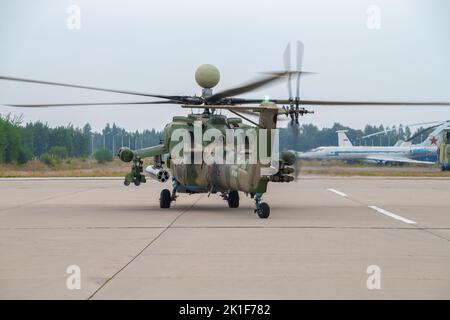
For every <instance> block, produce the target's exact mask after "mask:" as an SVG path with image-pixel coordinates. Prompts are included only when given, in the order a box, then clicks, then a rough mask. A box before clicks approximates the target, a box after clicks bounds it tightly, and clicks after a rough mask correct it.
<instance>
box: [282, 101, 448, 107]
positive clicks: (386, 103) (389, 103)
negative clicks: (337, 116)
mask: <svg viewBox="0 0 450 320" xmlns="http://www.w3.org/2000/svg"><path fill="white" fill-rule="evenodd" d="M277 101H283V100H277ZM284 101H286V100H284ZM278 103H284V102H278ZM300 104H306V105H311V106H450V102H435V101H418V102H412V101H408V102H403V101H398V102H394V101H326V100H300Z"/></svg>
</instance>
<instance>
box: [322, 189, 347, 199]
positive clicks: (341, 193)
mask: <svg viewBox="0 0 450 320" xmlns="http://www.w3.org/2000/svg"><path fill="white" fill-rule="evenodd" d="M327 190H328V191H331V192H334V193H336V194H337V195H340V196H341V197H345V198H347V197H348V195H346V194H345V193H343V192H340V191H338V190H336V189H332V188H330V189H327Z"/></svg>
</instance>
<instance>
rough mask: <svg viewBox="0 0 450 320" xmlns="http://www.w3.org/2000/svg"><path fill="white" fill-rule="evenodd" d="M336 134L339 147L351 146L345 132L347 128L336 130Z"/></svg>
mask: <svg viewBox="0 0 450 320" xmlns="http://www.w3.org/2000/svg"><path fill="white" fill-rule="evenodd" d="M336 132H337V134H338V146H339V147H352V146H353V144H352V143H351V141H350V139H349V138H348V137H347V134H346V132H348V130H338V131H336Z"/></svg>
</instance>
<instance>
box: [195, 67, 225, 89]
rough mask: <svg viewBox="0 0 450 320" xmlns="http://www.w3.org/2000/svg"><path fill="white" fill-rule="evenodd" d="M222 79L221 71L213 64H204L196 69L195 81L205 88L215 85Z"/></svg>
mask: <svg viewBox="0 0 450 320" xmlns="http://www.w3.org/2000/svg"><path fill="white" fill-rule="evenodd" d="M219 80H220V72H219V69H217V68H216V67H215V66H213V65H212V64H202V65H201V66H200V67H198V68H197V71H195V81H197V84H198V85H199V86H200V87H202V88H205V89H210V88H213V87H215V86H216V85H217V84H218V83H219Z"/></svg>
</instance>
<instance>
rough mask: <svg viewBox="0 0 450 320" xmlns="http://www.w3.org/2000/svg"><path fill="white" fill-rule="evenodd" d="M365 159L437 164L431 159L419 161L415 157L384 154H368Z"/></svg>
mask: <svg viewBox="0 0 450 320" xmlns="http://www.w3.org/2000/svg"><path fill="white" fill-rule="evenodd" d="M364 159H366V160H371V161H382V162H401V163H415V164H430V165H433V164H436V163H435V162H430V161H419V160H414V159H409V158H404V157H389V156H383V155H368V156H366V157H364Z"/></svg>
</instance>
